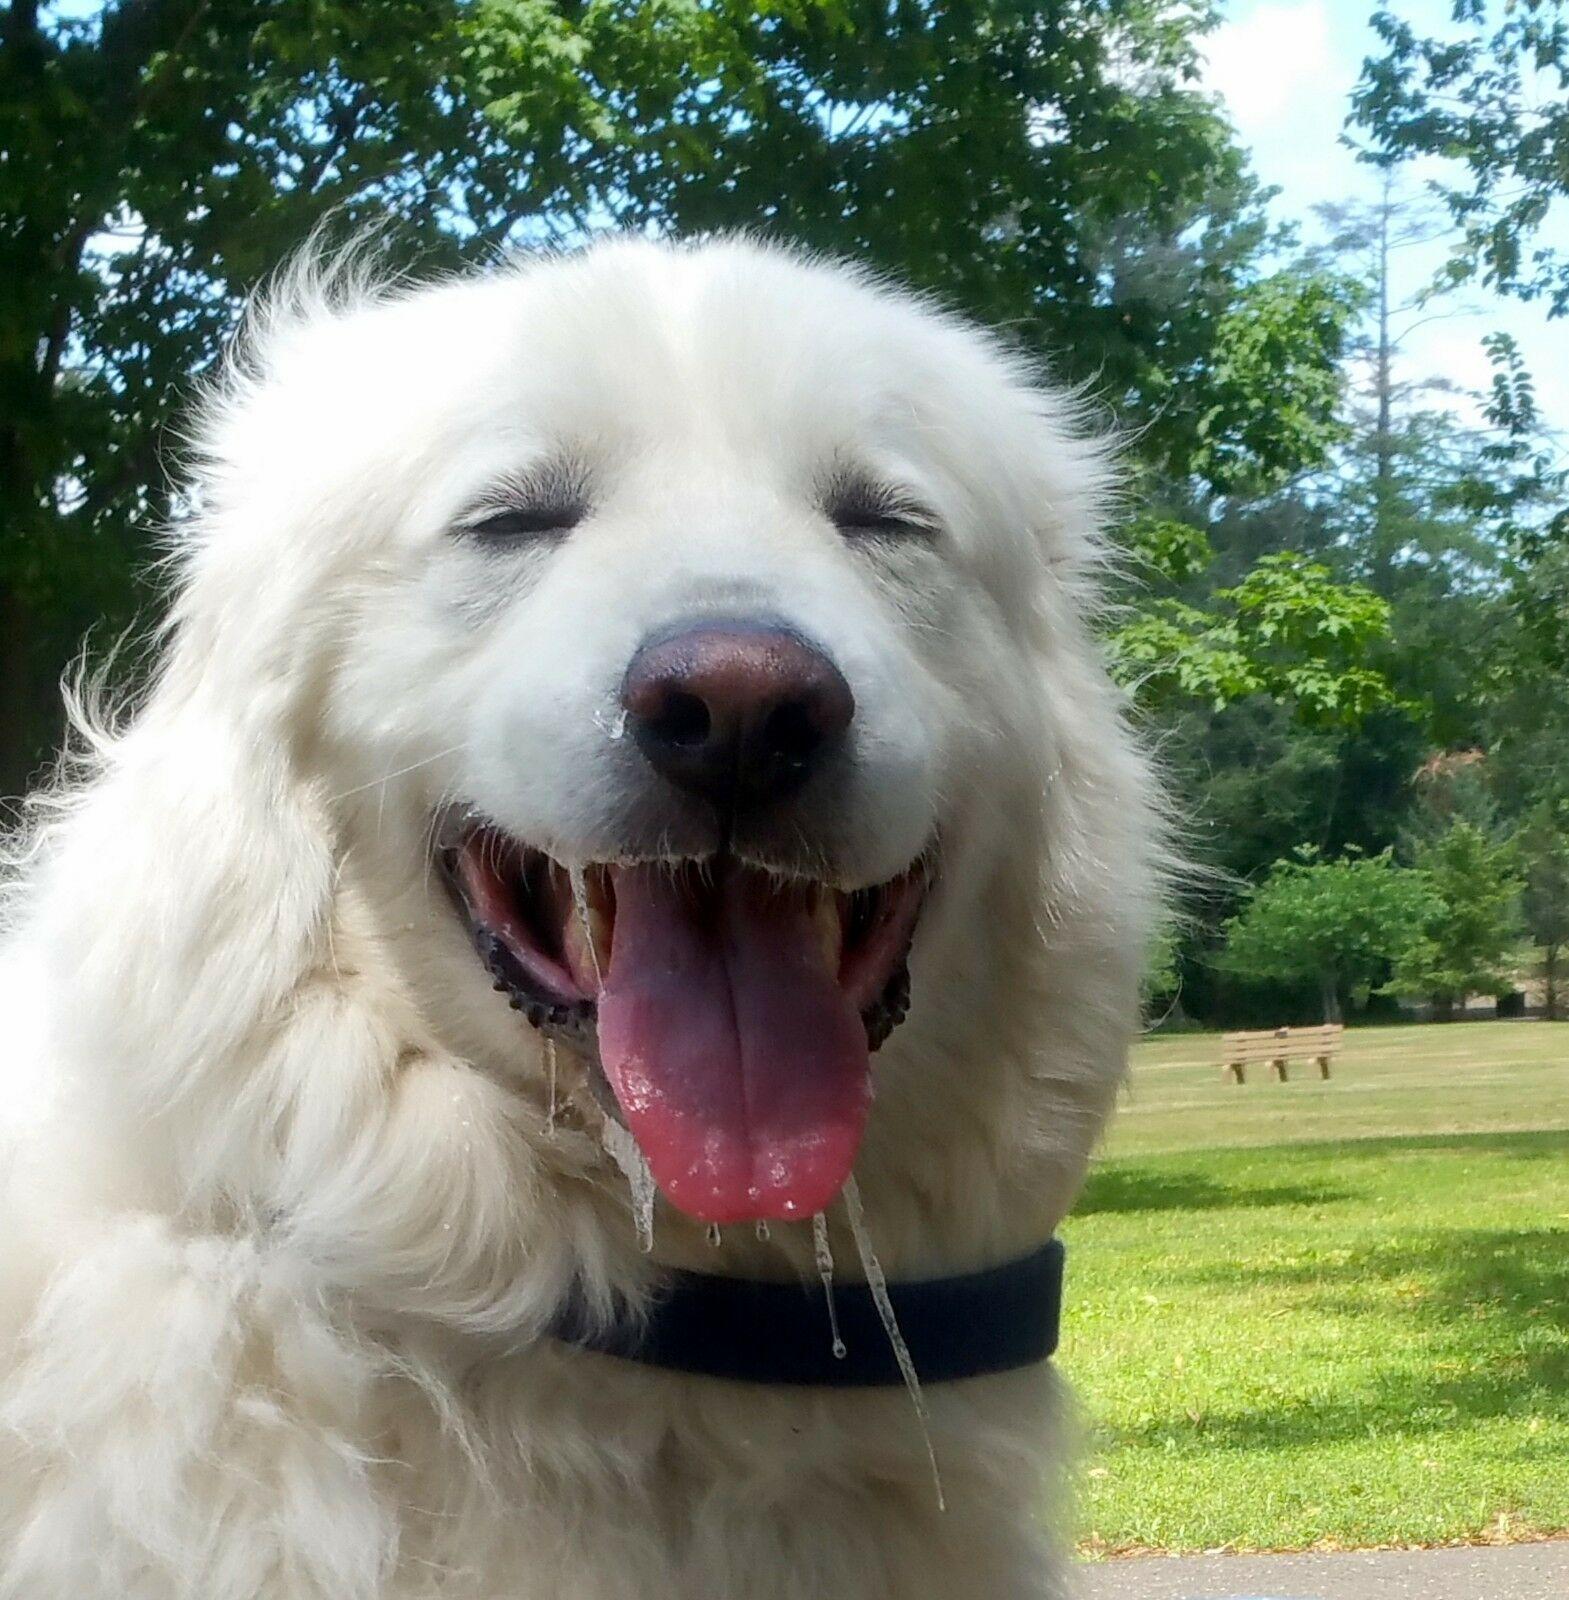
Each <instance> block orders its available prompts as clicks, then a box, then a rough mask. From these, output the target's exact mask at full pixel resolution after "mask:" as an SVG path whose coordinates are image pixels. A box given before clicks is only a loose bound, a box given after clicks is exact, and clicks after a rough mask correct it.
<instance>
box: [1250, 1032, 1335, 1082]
mask: <svg viewBox="0 0 1569 1600" xmlns="http://www.w3.org/2000/svg"><path fill="white" fill-rule="evenodd" d="M1344 1032H1345V1029H1344V1028H1343V1027H1342V1026H1341V1024H1340V1023H1338V1022H1326V1023H1325V1024H1324V1025H1323V1026H1322V1027H1318V1028H1266V1029H1263V1030H1262V1031H1260V1032H1257V1033H1228V1034H1227V1035H1226V1037H1225V1041H1224V1043H1225V1049H1226V1057H1225V1061H1224V1063H1223V1064H1222V1066H1221V1075H1222V1076H1223V1077H1224V1076H1230V1077H1233V1078H1235V1079H1236V1080H1237V1082H1238V1083H1246V1082H1247V1081H1248V1068H1249V1067H1250V1066H1252V1065H1253V1064H1254V1063H1255V1062H1268V1063H1269V1065H1270V1066H1272V1067H1273V1068H1274V1069H1275V1074H1276V1076H1277V1077H1278V1078H1279V1079H1280V1081H1281V1082H1282V1083H1285V1082H1286V1081H1287V1072H1286V1067H1287V1063H1288V1062H1291V1061H1316V1062H1317V1063H1318V1074H1319V1076H1320V1077H1321V1078H1327V1077H1328V1076H1329V1058H1330V1057H1331V1056H1332V1055H1334V1054H1335V1052H1336V1051H1337V1050H1339V1048H1340V1036H1341V1034H1342V1033H1344Z"/></svg>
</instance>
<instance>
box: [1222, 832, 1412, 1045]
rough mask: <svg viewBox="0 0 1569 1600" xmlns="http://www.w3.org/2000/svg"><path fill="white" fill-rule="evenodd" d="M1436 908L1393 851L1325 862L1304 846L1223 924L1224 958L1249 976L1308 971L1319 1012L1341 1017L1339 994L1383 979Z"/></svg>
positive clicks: (1288, 978) (1300, 976)
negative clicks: (1316, 991) (1316, 992)
mask: <svg viewBox="0 0 1569 1600" xmlns="http://www.w3.org/2000/svg"><path fill="white" fill-rule="evenodd" d="M1435 909H1436V902H1435V899H1434V896H1433V893H1432V891H1431V889H1430V887H1429V885H1428V883H1427V881H1426V879H1425V878H1424V877H1423V876H1422V875H1421V874H1420V873H1416V872H1412V871H1411V870H1409V869H1408V868H1404V867H1400V866H1397V865H1396V864H1395V861H1394V858H1393V855H1392V853H1391V852H1389V851H1385V852H1384V853H1383V854H1381V855H1377V856H1360V855H1348V856H1345V857H1343V858H1342V859H1340V860H1338V861H1328V860H1324V859H1322V858H1321V857H1320V856H1319V854H1318V852H1317V851H1315V850H1312V849H1302V850H1299V851H1298V852H1297V854H1296V855H1295V857H1294V858H1292V859H1290V860H1286V861H1279V862H1277V863H1276V864H1275V866H1274V867H1273V868H1272V869H1271V871H1270V874H1269V876H1268V877H1267V878H1266V879H1265V880H1264V882H1263V883H1262V884H1261V885H1260V886H1259V887H1258V889H1257V890H1255V891H1254V893H1253V894H1252V895H1251V896H1250V898H1249V899H1248V901H1247V903H1246V905H1245V906H1244V908H1243V910H1242V912H1241V913H1240V915H1238V916H1236V917H1233V918H1232V919H1231V920H1230V921H1229V922H1228V923H1227V924H1226V930H1225V931H1226V948H1225V952H1224V954H1223V956H1222V958H1221V965H1222V966H1223V968H1224V969H1225V970H1227V971H1229V972H1232V973H1235V974H1236V975H1238V976H1240V977H1244V978H1249V979H1252V980H1255V981H1260V980H1262V981H1273V982H1278V983H1292V982H1298V981H1302V980H1304V979H1311V980H1312V981H1314V982H1316V983H1317V985H1318V989H1319V994H1320V997H1321V999H1322V1002H1323V1008H1324V1020H1325V1021H1326V1022H1339V1021H1340V1020H1341V1000H1342V997H1343V996H1344V995H1345V994H1346V993H1347V992H1348V990H1350V989H1351V988H1353V987H1358V986H1364V985H1365V986H1367V987H1369V988H1372V987H1376V986H1378V985H1379V984H1381V983H1382V982H1383V981H1384V979H1385V978H1386V976H1387V975H1388V972H1389V970H1390V967H1391V966H1392V965H1393V964H1395V963H1396V962H1398V961H1400V960H1401V959H1402V957H1403V955H1404V953H1405V951H1406V949H1407V947H1408V945H1409V944H1410V943H1411V941H1412V940H1413V939H1415V938H1416V937H1417V936H1418V935H1419V933H1420V931H1421V929H1422V928H1423V927H1424V926H1425V925H1427V924H1428V922H1429V921H1430V920H1431V918H1432V916H1433V914H1434V911H1435Z"/></svg>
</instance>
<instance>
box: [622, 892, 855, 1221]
mask: <svg viewBox="0 0 1569 1600" xmlns="http://www.w3.org/2000/svg"><path fill="white" fill-rule="evenodd" d="M614 885H615V893H616V919H615V933H614V944H613V948H612V951H611V958H610V971H609V974H608V975H607V978H606V981H605V986H604V988H603V989H602V990H601V991H600V995H599V1051H600V1059H601V1060H602V1062H603V1063H604V1068H605V1075H606V1076H607V1077H608V1078H609V1079H610V1085H611V1087H612V1088H613V1089H614V1090H615V1094H616V1099H617V1100H618V1101H619V1102H620V1104H621V1109H622V1111H623V1112H624V1113H625V1114H626V1119H627V1123H628V1125H629V1126H630V1127H631V1130H632V1133H633V1135H634V1137H635V1138H636V1139H637V1142H638V1144H639V1145H640V1146H641V1147H642V1151H643V1154H644V1155H645V1156H646V1157H647V1158H648V1164H649V1167H650V1168H651V1169H652V1171H653V1174H654V1178H655V1181H656V1182H657V1183H658V1184H659V1187H660V1188H661V1189H662V1190H664V1192H665V1194H666V1195H667V1196H668V1197H669V1198H670V1200H671V1201H672V1202H674V1204H676V1205H677V1206H679V1207H680V1208H681V1209H682V1210H683V1211H685V1212H687V1213H688V1214H689V1215H691V1216H694V1217H698V1218H700V1219H702V1220H703V1221H705V1222H738V1221H741V1220H743V1219H746V1218H754V1217H805V1216H810V1215H811V1214H812V1213H813V1212H816V1211H820V1210H822V1208H823V1207H824V1206H826V1205H827V1204H828V1202H829V1201H830V1200H832V1199H833V1197H834V1196H835V1195H836V1194H838V1192H839V1190H840V1189H841V1188H842V1187H843V1185H844V1181H845V1179H846V1178H847V1177H848V1176H849V1173H850V1167H851V1164H852V1163H853V1162H854V1160H855V1152H856V1149H857V1147H858V1146H859V1144H860V1142H861V1131H862V1129H863V1128H864V1127H865V1124H866V1112H867V1106H868V1103H869V1102H870V1099H871V1068H870V1062H869V1059H868V1054H867V1047H866V1030H865V1028H864V1027H863V1026H862V1023H861V1018H860V1015H859V1014H858V1012H857V1011H856V1009H855V1006H854V1004H853V1002H852V1001H851V1000H850V998H849V997H848V996H847V995H846V994H845V993H844V991H843V990H842V989H841V988H840V987H839V984H838V981H837V976H836V974H835V973H834V972H833V971H831V970H830V968H829V965H828V960H827V957H826V956H825V954H824V952H823V949H822V945H821V942H820V940H819V938H818V934H817V930H816V928H815V926H814V925H813V921H812V916H811V912H810V907H809V901H808V897H807V896H806V895H805V894H803V893H799V892H784V893H781V892H779V891H777V890H775V889H774V888H773V887H772V886H771V885H770V884H769V883H768V881H767V880H766V879H765V878H764V877H763V876H762V875H761V874H760V873H753V872H748V871H746V870H744V869H740V868H731V869H729V870H728V871H726V872H725V874H724V876H723V877H722V878H721V879H720V881H719V882H718V883H717V884H715V885H712V886H708V887H705V888H703V889H702V890H701V891H700V892H694V889H693V886H692V884H691V882H690V880H689V879H687V878H685V877H683V878H681V879H676V878H673V877H672V876H671V874H670V873H669V871H668V870H665V869H662V868H660V867H658V866H638V867H626V868H619V869H617V870H616V871H615V873H614Z"/></svg>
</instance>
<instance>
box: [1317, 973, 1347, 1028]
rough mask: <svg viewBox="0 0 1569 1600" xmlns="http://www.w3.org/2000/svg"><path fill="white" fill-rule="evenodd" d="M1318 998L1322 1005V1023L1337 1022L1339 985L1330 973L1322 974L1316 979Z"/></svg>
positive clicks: (1338, 1018)
mask: <svg viewBox="0 0 1569 1600" xmlns="http://www.w3.org/2000/svg"><path fill="white" fill-rule="evenodd" d="M1318 992H1319V996H1320V998H1321V999H1322V1001H1323V1003H1324V1021H1325V1022H1339V1021H1340V1020H1341V1015H1340V984H1339V983H1338V982H1337V981H1336V978H1335V974H1334V973H1332V972H1322V973H1320V974H1319V979H1318Z"/></svg>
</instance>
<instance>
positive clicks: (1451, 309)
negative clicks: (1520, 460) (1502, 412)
mask: <svg viewBox="0 0 1569 1600" xmlns="http://www.w3.org/2000/svg"><path fill="white" fill-rule="evenodd" d="M1386 3H1387V4H1388V5H1389V9H1391V10H1392V11H1394V12H1395V13H1396V14H1397V15H1398V16H1400V17H1401V18H1403V19H1404V20H1406V21H1408V22H1410V23H1411V24H1412V25H1413V26H1414V27H1416V28H1417V29H1418V30H1419V31H1420V32H1424V33H1426V32H1431V33H1444V32H1448V31H1450V29H1451V26H1452V25H1451V24H1450V22H1449V5H1448V3H1447V0H1386ZM1371 10H1372V3H1371V0H1233V3H1232V4H1230V5H1229V6H1228V7H1227V9H1226V16H1225V20H1224V22H1223V23H1222V25H1221V26H1220V28H1219V29H1217V30H1216V32H1215V33H1214V34H1212V35H1211V37H1210V39H1209V41H1208V49H1207V56H1208V70H1207V80H1206V81H1207V85H1208V87H1209V88H1211V89H1213V90H1214V91H1216V92H1217V93H1219V94H1220V95H1221V96H1222V97H1223V98H1224V99H1225V101H1226V103H1227V105H1228V107H1229V108H1230V110H1231V114H1232V118H1233V120H1234V121H1235V123H1236V125H1237V130H1238V132H1239V133H1240V134H1241V136H1242V139H1243V141H1244V143H1246V144H1247V145H1248V146H1249V147H1250V148H1251V150H1252V151H1253V159H1254V165H1255V168H1256V170H1257V171H1258V174H1259V176H1260V177H1261V178H1262V179H1263V180H1264V181H1265V182H1266V183H1270V184H1274V185H1278V186H1279V188H1280V190H1281V194H1280V197H1279V199H1278V200H1277V201H1276V202H1275V210H1276V213H1277V215H1279V216H1280V217H1281V218H1291V219H1294V220H1298V221H1300V222H1301V223H1302V224H1303V231H1304V236H1305V237H1306V238H1307V239H1309V240H1312V239H1316V238H1317V237H1319V236H1320V230H1319V228H1318V226H1317V224H1316V222H1315V221H1314V219H1313V217H1312V207H1313V206H1314V204H1316V203H1317V202H1320V201H1325V200H1346V199H1352V198H1358V197H1360V198H1365V199H1371V198H1373V196H1374V195H1375V193H1376V184H1375V181H1374V176H1373V174H1372V173H1371V172H1370V171H1368V169H1366V168H1365V167H1363V166H1361V165H1360V164H1359V163H1358V162H1357V160H1356V158H1355V157H1354V155H1353V154H1352V153H1351V151H1349V150H1347V149H1345V148H1344V147H1342V146H1341V145H1340V144H1339V142H1338V135H1339V134H1340V132H1341V130H1342V126H1343V123H1344V118H1345V115H1346V112H1347V110H1348V109H1349V97H1350V93H1351V88H1352V85H1353V84H1354V83H1355V82H1356V80H1357V78H1358V76H1359V74H1360V71H1361V64H1362V60H1363V58H1364V57H1365V56H1367V55H1369V54H1372V53H1376V49H1377V43H1378V41H1377V39H1376V38H1375V36H1374V34H1373V31H1372V29H1371V28H1370V27H1369V26H1368V15H1369V13H1370V11H1371ZM1442 172H1443V167H1442V165H1441V164H1440V163H1437V162H1427V163H1422V164H1420V165H1419V166H1417V167H1416V168H1415V169H1414V170H1413V172H1412V174H1411V177H1410V178H1409V180H1407V181H1408V182H1409V184H1410V187H1411V188H1412V190H1413V191H1419V190H1420V188H1421V184H1422V181H1423V180H1425V179H1427V178H1430V177H1435V176H1438V175H1440V174H1441V173H1442ZM1550 221H1551V224H1552V238H1553V240H1554V242H1556V243H1557V244H1558V245H1559V246H1561V247H1563V248H1569V208H1566V207H1565V206H1564V205H1563V204H1560V206H1559V207H1558V211H1557V213H1556V214H1555V215H1554V216H1553V217H1552V218H1551V219H1550ZM1444 254H1445V250H1444V243H1443V241H1442V240H1435V241H1434V242H1432V243H1431V244H1428V245H1417V246H1413V247H1411V248H1408V249H1405V250H1402V251H1401V252H1399V254H1398V256H1397V257H1396V258H1395V260H1396V264H1397V272H1398V279H1397V296H1398V298H1407V297H1409V296H1410V295H1411V294H1414V293H1415V292H1416V291H1417V290H1418V289H1419V288H1420V287H1421V286H1422V284H1423V283H1425V282H1426V281H1427V280H1428V279H1429V278H1430V277H1431V276H1432V274H1433V272H1434V271H1435V270H1436V268H1437V267H1438V265H1439V264H1440V263H1441V261H1442V260H1443V258H1444ZM1435 311H1442V312H1444V313H1445V315H1444V316H1442V317H1441V318H1439V319H1437V320H1433V321H1428V322H1426V323H1425V325H1424V326H1422V327H1420V328H1415V329H1414V331H1412V332H1411V333H1410V335H1409V337H1408V338H1407V339H1406V341H1405V344H1404V347H1403V349H1402V352H1401V361H1400V366H1401V371H1400V374H1399V375H1400V376H1401V377H1402V378H1404V379H1408V380H1416V379H1422V378H1427V377H1429V376H1438V377H1442V378H1447V379H1448V380H1450V381H1451V382H1453V383H1456V384H1459V385H1462V386H1466V387H1471V388H1478V387H1481V386H1482V385H1484V384H1485V382H1486V380H1487V376H1488V372H1489V368H1488V364H1487V360H1486V357H1485V356H1484V354H1483V352H1482V347H1481V339H1482V336H1483V334H1485V333H1488V332H1490V331H1492V330H1493V329H1503V330H1506V331H1508V332H1510V333H1512V334H1514V336H1515V337H1516V339H1517V340H1518V341H1519V344H1520V348H1521V351H1522V353H1523V354H1524V356H1525V358H1526V362H1527V364H1528V366H1529V367H1530V368H1531V371H1532V375H1533V376H1534V377H1535V379H1536V384H1537V392H1538V399H1539V401H1540V404H1541V407H1542V411H1543V415H1544V418H1545V419H1546V420H1547V422H1548V423H1549V424H1550V425H1551V426H1552V427H1554V428H1555V429H1558V430H1563V432H1564V433H1565V435H1566V437H1565V438H1564V439H1563V440H1561V441H1560V443H1561V445H1563V446H1565V447H1569V318H1559V319H1558V320H1556V321H1549V320H1548V318H1547V315H1546V312H1545V311H1544V310H1543V309H1542V308H1541V307H1540V306H1538V305H1535V304H1532V305H1522V304H1519V303H1517V302H1514V301H1507V300H1503V299H1501V298H1500V297H1498V296H1496V295H1493V294H1491V293H1489V292H1487V291H1485V290H1471V291H1468V292H1466V293H1464V294H1462V295H1458V296H1454V297H1451V298H1449V299H1447V300H1446V301H1445V302H1444V303H1443V304H1442V306H1437V307H1431V308H1429V310H1428V311H1427V312H1425V313H1422V314H1417V313H1413V314H1411V315H1409V316H1408V317H1406V318H1404V319H1403V322H1404V323H1407V324H1415V323H1416V322H1417V321H1418V320H1420V316H1423V315H1425V316H1431V315H1432V314H1433V312H1435ZM1435 403H1436V402H1435ZM1452 403H1456V404H1460V405H1461V406H1462V409H1464V407H1463V403H1461V402H1452Z"/></svg>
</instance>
